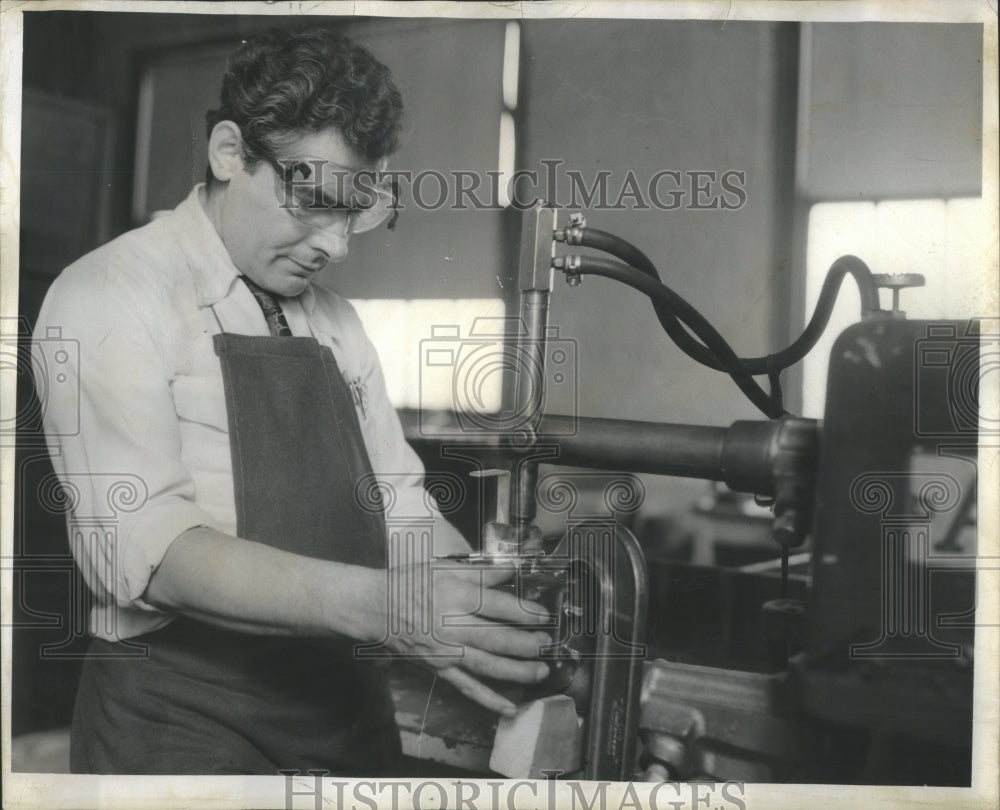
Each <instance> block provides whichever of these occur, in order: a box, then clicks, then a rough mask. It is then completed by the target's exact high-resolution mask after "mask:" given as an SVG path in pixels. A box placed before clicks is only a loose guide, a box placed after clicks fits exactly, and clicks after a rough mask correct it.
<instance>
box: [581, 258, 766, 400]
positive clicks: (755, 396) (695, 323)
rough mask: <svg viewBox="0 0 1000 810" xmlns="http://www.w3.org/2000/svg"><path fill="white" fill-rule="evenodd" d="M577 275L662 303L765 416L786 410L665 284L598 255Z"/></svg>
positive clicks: (699, 317)
mask: <svg viewBox="0 0 1000 810" xmlns="http://www.w3.org/2000/svg"><path fill="white" fill-rule="evenodd" d="M574 272H577V273H579V274H580V275H595V276H604V277H605V278H611V279H614V280H615V281H620V282H622V283H624V284H627V285H628V286H629V287H632V288H633V289H636V290H638V291H639V292H641V293H644V294H645V295H647V296H649V297H650V298H651V299H653V301H655V302H657V303H660V304H662V306H663V307H665V308H667V309H669V311H670V313H671V314H672V315H673V316H674V317H675V318H677V319H679V320H680V321H681V322H683V323H684V324H685V325H687V327H688V328H690V329H691V331H692V332H694V334H695V336H697V337H698V338H699V339H700V340H701V341H702V342H703V343H704V344H705V347H706V348H707V349H708V350H709V351H711V352H712V354H713V355H714V356H715V357H717V358H718V359H719V360H720V361H721V362H722V363H723V368H722V370H723V371H725V372H726V373H727V374H729V376H730V377H732V379H733V382H735V383H736V385H737V386H739V388H740V390H741V391H742V392H743V393H744V394H746V395H747V397H748V398H749V399H750V401H751V402H753V404H754V405H756V406H757V407H758V408H759V409H760V410H761V411H762V412H763V413H764V414H765V415H766V416H768V417H769V418H771V419H777V418H778V417H779V416H783V415H784V414H785V411H784V410H783V409H781V408H780V407H776V406H775V403H774V402H773V401H772V399H771V397H770V396H769V395H768V394H767V392H766V391H764V389H763V388H761V387H760V386H759V385H758V384H757V381H756V380H754V379H753V377H751V376H750V373H749V372H748V371H747V370H746V368H745V367H744V366H743V364H742V363H741V362H740V358H739V357H737V356H736V352H734V351H733V348H732V347H731V346H730V345H729V344H728V343H727V342H726V340H725V338H723V337H722V335H720V334H719V333H718V332H717V331H716V329H715V327H713V326H712V324H710V323H709V322H708V321H707V320H706V319H705V317H704V316H703V315H702V314H701V313H700V312H698V310H696V309H695V308H694V307H693V306H691V304H689V303H688V302H687V301H685V300H684V299H683V298H682V297H681V296H679V295H678V294H677V293H675V292H674V291H673V290H671V289H670V288H669V287H667V286H666V285H665V284H663V283H662V282H660V281H658V280H657V279H654V278H651V277H650V276H648V275H646V274H645V273H642V272H641V271H639V270H636V269H635V268H634V267H631V266H629V265H627V264H622V263H620V262H615V261H611V260H610V259H601V258H598V257H596V256H583V257H581V258H580V265H579V267H578V268H576V269H575V270H574Z"/></svg>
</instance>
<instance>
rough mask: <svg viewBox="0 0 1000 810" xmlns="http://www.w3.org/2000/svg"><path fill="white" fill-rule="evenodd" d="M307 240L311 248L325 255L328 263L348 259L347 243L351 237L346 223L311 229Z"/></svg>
mask: <svg viewBox="0 0 1000 810" xmlns="http://www.w3.org/2000/svg"><path fill="white" fill-rule="evenodd" d="M310 231H311V233H310V234H309V236H308V237H307V238H306V243H307V244H308V245H309V247H311V248H313V249H314V250H316V251H318V252H320V253H322V254H324V255H325V256H326V260H327V261H328V262H339V261H342V260H343V259H345V258H347V242H348V239H349V237H350V231H349V230H348V224H347V223H346V222H343V223H337V224H335V225H329V226H327V227H324V228H316V227H314V228H311V229H310Z"/></svg>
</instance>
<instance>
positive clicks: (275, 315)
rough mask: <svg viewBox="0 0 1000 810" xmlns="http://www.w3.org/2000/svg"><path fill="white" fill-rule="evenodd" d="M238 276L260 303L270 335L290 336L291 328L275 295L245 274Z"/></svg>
mask: <svg viewBox="0 0 1000 810" xmlns="http://www.w3.org/2000/svg"><path fill="white" fill-rule="evenodd" d="M240 278H241V279H243V283H244V284H246V285H247V287H248V288H249V290H250V292H252V293H253V297H254V298H256V299H257V303H258V304H260V308H261V311H263V313H264V320H266V321H267V328H268V330H269V331H270V332H271V335H272V336H273V337H291V336H292V330H291V329H290V328H289V326H288V321H286V320H285V313H284V312H282V311H281V304H279V303H278V299H277V297H276V296H275V295H274V294H273V293H270V292H268V291H267V290H265V289H264V288H263V287H260V286H259V285H257V284H256V283H254V282H253V281H251V280H250V279H249V278H247V277H246V276H240Z"/></svg>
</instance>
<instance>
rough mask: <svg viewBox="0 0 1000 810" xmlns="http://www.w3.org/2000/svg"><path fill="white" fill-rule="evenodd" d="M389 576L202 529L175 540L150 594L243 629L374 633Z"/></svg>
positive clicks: (155, 601)
mask: <svg viewBox="0 0 1000 810" xmlns="http://www.w3.org/2000/svg"><path fill="white" fill-rule="evenodd" d="M384 583H385V572H384V571H375V570H374V569H369V568H363V567H360V566H354V565H345V564H343V563H335V562H328V561H325V560H315V559H311V558H308V557H301V556H299V555H297V554H291V553H289V552H286V551H282V550H280V549H276V548H271V547H270V546H266V545H263V544H261V543H255V542H252V541H249V540H242V539H239V538H236V537H232V536H230V535H227V534H223V533H221V532H218V531H215V530H214V529H207V528H197V529H191V530H189V531H187V532H185V533H184V534H182V535H181V536H180V537H178V538H177V539H176V540H175V541H174V542H173V543H172V544H171V545H170V548H169V549H168V550H167V553H166V555H165V556H164V558H163V560H162V561H161V562H160V565H159V566H158V567H157V569H156V571H155V572H154V573H153V576H152V578H151V579H150V581H149V585H148V586H147V588H146V593H145V600H146V601H147V602H149V603H150V604H151V605H154V606H155V607H158V608H161V609H163V610H168V611H175V612H178V613H182V614H185V615H188V616H191V617H193V618H197V619H201V620H202V621H206V622H209V623H211V624H216V625H220V626H223V627H227V628H230V629H234V630H240V631H243V632H249V633H258V634H269V635H318V636H324V635H342V636H347V637H350V638H355V639H359V640H372V639H376V638H378V637H379V636H380V635H381V632H380V631H379V629H378V625H379V619H378V616H379V614H380V613H381V610H380V608H381V607H382V606H383V605H384V596H383V595H382V594H383V591H384V587H385V585H384ZM382 626H383V629H384V621H383V622H382Z"/></svg>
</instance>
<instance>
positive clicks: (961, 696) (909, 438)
mask: <svg viewBox="0 0 1000 810" xmlns="http://www.w3.org/2000/svg"><path fill="white" fill-rule="evenodd" d="M560 243H561V244H564V245H567V246H582V247H587V248H594V249H597V250H603V251H605V252H609V253H611V254H612V255H613V256H615V257H616V258H617V259H620V260H621V261H620V262H619V261H608V260H606V259H601V258H595V257H590V256H584V255H578V254H572V255H565V256H557V255H556V250H555V248H556V246H557V245H559V244H560ZM557 271H559V272H561V273H563V274H564V275H565V277H566V280H567V281H568V282H569V283H570V284H571V285H577V284H579V282H580V277H581V275H586V274H588V273H595V274H599V275H604V276H607V277H611V278H616V279H618V280H620V281H623V282H625V283H627V284H629V285H630V286H633V287H635V288H636V289H638V290H640V291H641V292H644V293H645V294H647V295H648V296H649V297H650V298H651V299H652V301H653V305H654V307H655V309H656V313H657V316H658V318H659V320H660V322H661V324H662V325H663V326H664V329H665V331H666V332H667V333H668V334H669V335H670V337H671V338H673V339H674V340H675V342H676V343H677V344H678V345H679V346H680V347H681V348H682V349H683V350H684V351H685V353H687V354H688V355H690V356H691V357H692V358H693V359H695V360H697V361H699V362H702V363H704V364H705V365H709V366H710V367H713V368H716V369H718V370H720V371H725V372H726V373H728V374H729V375H730V376H731V377H732V378H733V380H734V381H735V382H736V384H737V385H738V386H739V388H740V389H741V390H742V391H743V392H744V393H745V394H746V395H747V396H748V397H749V398H750V399H751V401H752V402H754V404H755V405H757V407H759V408H760V409H761V410H762V411H764V413H765V416H767V417H768V418H766V419H762V420H759V421H739V422H736V423H734V424H732V425H731V426H729V427H727V428H724V427H708V426H702V425H675V424H660V423H644V422H628V421H623V420H609V419H587V418H579V419H575V420H574V423H573V425H572V430H569V429H568V425H567V424H566V420H568V419H570V417H556V416H547V415H545V414H543V413H542V403H543V402H544V384H545V375H544V366H545V358H546V336H547V334H548V331H547V312H548V300H549V296H550V294H551V292H552V279H553V277H554V274H555V273H556V272H557ZM847 275H852V276H853V277H854V278H855V280H856V281H857V283H858V286H859V288H860V289H861V292H862V310H863V312H862V317H861V319H860V321H859V322H858V323H857V324H855V325H854V326H853V327H851V328H849V329H847V330H846V331H845V332H844V333H843V334H841V335H840V337H839V339H838V340H837V343H836V345H835V348H834V350H833V353H832V358H831V364H830V373H829V385H828V394H827V401H826V409H825V417H824V419H823V421H822V423H819V422H817V421H816V420H810V419H802V418H797V417H794V416H791V415H789V414H787V413H785V412H784V409H783V406H782V402H781V395H780V377H779V375H780V371H781V370H782V369H783V368H786V367H787V366H789V365H791V364H792V363H794V362H797V361H798V360H799V359H801V357H802V356H804V355H805V354H806V353H807V352H808V351H809V349H810V348H811V347H812V345H813V344H814V343H815V341H816V338H817V337H818V336H819V334H820V333H821V332H822V331H823V328H824V327H825V325H826V321H827V320H828V318H829V312H830V308H831V307H832V302H833V299H834V298H835V296H836V293H837V290H838V288H839V285H840V283H841V281H842V280H843V279H844V278H845V277H846V276H847ZM920 283H922V279H920V277H918V276H873V275H872V274H871V273H870V272H869V270H868V268H867V267H865V265H864V264H863V263H862V262H860V261H859V260H857V259H855V258H853V257H844V258H843V259H840V260H838V262H837V263H835V265H834V266H833V268H831V272H830V275H829V277H828V279H827V283H826V285H825V286H824V290H823V293H822V295H821V298H820V303H819V304H818V305H817V311H816V313H815V314H814V316H813V318H812V320H811V321H810V323H809V325H808V326H807V328H806V330H805V332H804V333H803V335H802V337H800V338H799V339H798V340H797V341H796V342H795V343H793V344H792V346H790V347H789V348H788V349H786V350H784V351H783V352H778V353H776V354H774V355H770V356H768V357H765V358H740V357H738V356H737V355H736V353H735V352H734V351H733V350H732V349H731V348H730V347H729V346H728V344H726V343H725V341H724V340H723V339H722V338H721V336H719V334H718V333H717V332H716V331H715V330H714V329H713V328H712V326H711V325H710V324H708V322H707V321H705V319H704V318H703V317H702V316H701V315H700V314H699V313H698V312H697V311H696V310H695V309H694V308H693V307H691V305H690V304H688V303H687V302H686V301H684V299H682V298H681V297H680V296H678V295H677V294H676V293H674V292H673V291H672V290H670V289H669V288H668V287H666V286H664V285H663V284H662V283H661V282H660V281H659V278H658V275H657V273H656V270H655V268H654V267H653V266H652V264H651V262H649V260H648V259H647V258H646V257H645V256H643V255H642V254H641V253H640V252H639V251H638V250H637V249H635V248H634V247H632V246H631V245H628V244H627V243H625V242H623V241H622V240H619V239H617V238H615V237H612V236H610V235H609V234H603V233H601V232H599V231H593V230H591V229H587V227H586V224H585V222H584V221H583V219H582V217H580V216H579V215H576V216H574V217H573V218H572V219H571V220H570V223H569V224H568V225H567V226H565V227H564V228H562V229H558V228H557V227H556V222H555V212H554V211H553V210H552V209H548V208H544V207H542V206H536V207H535V208H533V209H531V210H529V211H526V212H525V214H524V222H523V230H522V246H521V256H520V327H519V334H518V335H517V352H516V356H517V358H518V368H517V380H516V391H515V395H514V407H513V410H512V411H511V415H510V417H509V420H508V421H507V423H506V424H505V428H506V429H505V430H502V431H499V434H498V435H497V436H496V437H494V438H493V439H492V440H491V442H490V443H489V445H490V447H491V448H492V450H493V451H494V458H500V459H502V460H503V462H504V463H503V468H502V469H500V470H493V471H489V472H488V473H486V474H488V475H495V477H496V481H497V486H498V496H497V502H498V514H497V519H496V520H494V521H491V522H490V523H489V524H488V525H487V526H486V527H485V529H484V532H483V538H484V539H483V548H482V550H481V553H480V554H478V555H475V557H474V558H472V559H470V560H469V561H468V562H469V564H472V565H491V564H496V563H497V562H499V561H503V562H504V563H505V564H511V563H513V564H515V565H517V566H518V569H519V571H520V575H519V577H518V579H517V586H516V587H518V588H519V589H520V592H521V593H523V594H525V595H526V596H528V597H530V598H532V599H534V600H537V601H541V602H542V603H543V604H545V605H546V606H547V607H548V608H549V609H550V610H551V611H552V613H553V614H554V615H555V616H557V617H558V627H557V628H555V632H554V636H555V639H556V641H555V643H554V644H553V645H552V646H551V648H549V649H546V650H544V651H543V654H542V657H543V659H547V660H548V661H549V662H550V669H551V675H550V677H549V678H548V680H547V681H546V682H545V683H543V684H541V685H540V687H539V688H538V689H537V690H535V691H534V692H532V693H529V694H526V695H524V700H525V701H526V702H527V705H530V702H531V701H539V702H544V701H550V702H551V701H552V700H553V698H558V699H559V700H561V701H562V704H563V705H565V704H566V701H567V699H571V700H572V704H570V705H571V706H572V709H573V715H574V716H575V718H576V721H577V726H578V727H579V733H578V740H577V742H576V744H575V745H564V744H562V743H560V744H558V745H557V744H555V743H552V742H551V740H553V739H556V738H559V739H563V738H565V737H566V736H567V735H568V736H570V737H572V736H573V734H572V731H573V729H572V723H570V726H565V722H566V721H565V712H563V713H562V714H561V715H559V716H560V717H562V718H563V719H562V720H560V721H559V722H561V723H563V724H564V725H563V727H562V728H563V731H562V732H560V733H558V734H555V735H549V737H546V736H545V729H544V725H545V723H546V722H547V721H546V719H545V717H547V716H548V715H545V714H544V713H542V714H538V717H540V718H541V720H540V721H536V722H535V723H534V725H533V726H532V728H531V729H530V730H525V729H523V728H522V729H518V728H515V727H509V728H508V727H506V726H505V723H504V722H501V724H500V727H499V728H498V730H497V733H496V741H495V744H494V746H495V747H494V752H496V751H497V750H498V749H502V748H504V746H505V745H506V747H507V748H510V747H511V746H510V741H509V740H506V741H505V739H504V735H515V737H516V735H522V736H523V735H525V734H528V735H532V734H533V735H535V738H534V741H535V742H536V743H537V742H538V740H543V743H541V744H540V746H539V747H538V750H536V751H535V753H534V755H533V759H532V761H531V763H530V766H529V765H525V766H524V772H517V773H515V772H512V771H510V770H508V771H506V772H505V771H503V770H502V767H501V766H498V765H497V764H496V757H494V762H493V764H491V767H492V768H494V769H500V770H501V772H503V773H505V775H508V776H538V775H539V774H546V775H551V774H565V775H566V776H579V777H583V778H588V779H605V780H629V779H637V778H642V779H647V780H654V781H665V780H675V779H679V780H685V779H714V780H730V779H732V780H745V781H757V782H765V781H766V782H856V783H902V784H908V783H909V784H942V785H960V784H968V780H969V778H970V769H971V765H970V760H971V733H972V650H973V628H974V611H975V588H976V578H975V556H974V555H975V549H974V547H973V548H970V547H969V545H968V541H967V539H964V540H960V538H967V537H968V536H969V533H970V528H969V527H970V523H971V525H974V510H975V501H976V457H977V450H978V443H979V433H978V431H979V409H978V400H977V396H978V382H979V374H980V345H981V343H982V336H981V335H980V328H979V327H980V324H979V323H978V322H976V321H972V322H969V323H960V322H945V323H929V322H921V321H909V320H907V319H906V318H905V315H904V314H903V313H902V312H901V311H900V310H899V291H900V289H902V288H904V287H907V286H914V285H919V284H920ZM879 287H883V288H889V289H891V290H892V291H893V308H892V310H882V309H880V307H879V300H878V288H879ZM760 375H766V376H767V377H768V379H769V380H770V383H771V390H770V391H764V390H763V389H762V388H761V387H760V386H759V385H758V384H757V382H756V381H755V380H754V377H755V376H760ZM465 441H466V442H467V443H468V444H469V445H470V446H471V445H472V444H476V445H477V446H480V447H482V446H483V438H482V437H481V436H479V435H476V436H472V437H468V438H467V439H466V440H465ZM447 443H448V444H449V445H459V446H461V445H462V443H463V437H462V434H461V431H459V432H457V433H455V434H453V435H452V436H451V437H449V439H448V441H447ZM553 459H556V460H557V461H558V463H559V464H560V465H568V466H579V467H589V468H598V469H605V470H617V471H630V472H636V473H653V474H660V475H672V476H683V477H688V478H698V479H705V480H711V481H718V482H723V483H725V484H726V485H727V486H728V487H729V488H730V489H731V490H733V491H736V492H742V493H750V494H752V495H754V496H755V497H756V498H757V499H758V500H761V501H764V502H766V503H768V504H770V505H771V506H772V508H773V515H774V517H773V524H772V528H771V535H772V537H773V540H774V541H775V542H776V544H777V548H778V549H780V568H777V570H776V571H775V575H774V576H773V577H772V582H777V583H780V585H778V592H777V593H773V592H771V593H770V594H768V593H762V595H758V596H754V597H752V598H751V599H749V600H744V601H743V602H741V603H740V604H739V606H738V608H739V610H740V611H745V612H746V613H747V614H748V615H750V616H753V617H754V620H753V622H752V624H751V626H752V627H753V628H754V631H755V633H756V634H757V636H758V637H757V638H756V639H754V647H755V649H757V650H758V651H759V655H758V656H757V658H756V660H755V661H754V662H753V666H752V667H748V668H741V664H742V662H735V663H734V665H733V666H732V667H730V666H728V665H727V666H725V667H720V666H717V665H704V664H701V663H697V662H695V663H692V662H690V661H681V660H669V656H667V657H661V658H656V659H651V658H650V656H649V652H648V651H649V649H650V645H649V644H647V642H648V641H649V640H650V632H651V627H652V629H655V628H656V627H659V626H660V625H662V622H661V621H660V620H659V619H660V615H659V614H660V613H661V612H662V611H663V610H664V607H663V599H662V597H661V596H660V595H659V594H662V592H663V591H664V589H665V588H668V585H667V584H666V583H665V582H664V581H662V579H663V578H662V571H661V570H660V569H658V570H657V571H655V572H651V571H650V570H648V567H647V563H646V560H645V558H644V555H643V551H642V548H641V547H640V544H639V542H638V541H637V540H636V538H635V536H634V535H633V534H632V532H630V531H629V530H628V529H627V528H626V527H625V526H623V525H621V524H620V523H617V522H615V521H614V520H610V521H603V522H602V521H597V522H593V521H582V522H577V523H575V524H573V525H570V526H568V527H567V530H566V532H565V534H564V536H563V537H562V538H561V539H560V540H559V542H558V544H557V545H556V546H555V547H554V548H552V547H549V548H545V547H544V546H543V542H542V536H541V532H540V531H539V529H538V527H537V526H536V525H535V522H534V521H535V516H536V508H537V497H538V492H537V491H538V483H539V475H538V466H539V464H540V463H546V462H551V461H552V460H553ZM508 488H509V489H508ZM807 537H808V538H810V543H811V551H810V553H809V554H808V555H798V556H799V557H803V556H805V557H806V561H805V562H804V563H802V566H803V567H804V568H805V569H806V570H805V573H804V575H802V576H800V577H798V578H797V579H796V582H798V584H799V587H798V588H797V589H796V592H795V593H794V594H792V593H791V592H790V588H789V558H790V552H791V550H793V549H796V548H798V547H800V546H802V544H803V542H804V541H805V540H806V539H807ZM675 573H676V572H675ZM741 575H742V574H741V573H740V572H736V573H734V575H733V576H735V577H739V576H741ZM932 575H933V576H932ZM747 576H748V577H749V575H747ZM765 597H766V598H765ZM754 600H756V601H754ZM653 626H655V627H653ZM668 646H669V645H668ZM539 705H541V704H540V703H539ZM553 705H555V704H553ZM552 716H553V717H554V716H555V715H552ZM552 722H556V721H552ZM566 729H568V731H567V730H566ZM546 739H548V740H550V743H549V745H550V747H551V751H550V752H548V753H547V752H546V748H545V743H544V740H546ZM517 745H520V746H521V747H524V748H530V747H531V746H529V745H528V744H527V742H526V741H525V740H523V739H518V740H517ZM517 745H515V747H517ZM557 749H558V750H557ZM510 767H512V766H509V765H508V768H510ZM514 770H516V767H515V768H514Z"/></svg>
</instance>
